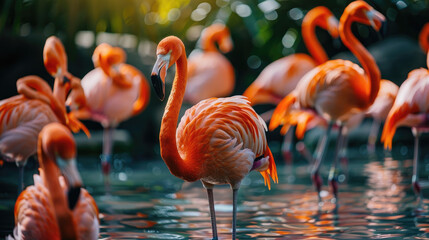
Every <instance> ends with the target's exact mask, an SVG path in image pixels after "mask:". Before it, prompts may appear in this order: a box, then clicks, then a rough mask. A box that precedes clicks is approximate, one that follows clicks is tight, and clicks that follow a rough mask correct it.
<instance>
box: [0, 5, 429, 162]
mask: <svg viewBox="0 0 429 240" xmlns="http://www.w3.org/2000/svg"><path fill="white" fill-rule="evenodd" d="M350 2H351V1H342V0H332V1H327V0H326V1H320V0H319V1H314V0H277V1H276V0H259V1H248V0H247V1H246V0H242V1H238V0H198V1H191V0H174V1H171V0H3V1H2V2H0V53H1V54H0V76H1V79H2V80H1V81H2V84H1V87H0V97H1V99H3V98H7V97H10V96H12V95H15V94H16V87H15V82H16V80H17V79H18V78H20V77H23V76H26V75H29V74H35V75H39V76H41V77H43V78H44V79H46V80H47V81H48V82H49V83H50V84H52V83H53V79H52V77H51V76H49V75H48V74H47V72H46V71H45V70H44V67H43V60H42V50H43V45H44V41H45V40H46V38H47V37H49V36H51V35H56V36H58V37H59V38H60V39H61V40H62V41H63V42H64V44H65V46H66V51H67V53H68V56H69V70H70V72H72V73H73V74H75V75H76V76H78V77H83V76H84V75H85V74H86V73H87V72H88V71H90V70H91V69H92V68H93V65H92V62H91V54H92V51H93V49H94V48H95V46H96V45H97V44H99V43H100V42H109V43H111V44H112V45H118V46H121V47H123V48H124V49H126V51H127V53H128V60H127V62H128V63H130V64H132V65H134V66H136V67H138V68H139V69H141V70H142V72H143V73H144V74H145V76H146V77H149V75H150V70H151V68H152V64H153V63H154V57H155V56H154V55H155V47H156V43H157V42H158V41H159V40H161V39H162V38H163V37H165V36H167V35H176V36H178V37H180V38H181V39H182V40H183V41H184V42H185V45H186V47H187V51H188V54H189V53H190V52H191V50H192V49H194V48H195V45H196V42H197V39H198V37H199V33H200V32H201V30H202V29H203V28H204V27H206V26H208V25H210V24H211V23H213V22H215V21H220V22H224V23H225V24H226V25H227V26H228V27H229V28H230V29H231V32H232V38H233V41H234V43H235V48H234V50H233V51H232V52H230V53H228V54H227V58H228V59H230V61H231V62H232V64H233V65H234V67H235V71H236V77H237V83H236V88H235V93H236V94H240V93H242V92H243V91H244V89H245V88H246V87H247V86H248V85H249V84H250V83H251V82H252V81H253V80H254V79H255V78H256V77H257V75H258V74H259V73H260V72H261V70H262V69H263V68H264V67H265V66H266V65H268V64H269V63H270V62H272V61H274V60H276V59H278V58H280V57H283V56H286V55H289V54H292V53H295V52H306V48H305V46H304V44H303V41H302V38H301V35H300V26H301V21H302V18H303V16H304V15H305V14H306V12H307V11H308V10H310V9H311V8H313V7H315V6H318V5H325V6H327V7H328V8H329V9H331V11H332V12H333V13H334V15H335V16H337V17H338V18H339V17H340V16H341V14H342V11H343V9H344V8H345V6H347V5H348V4H349V3H350ZM369 3H370V4H371V5H372V6H373V7H374V8H376V9H377V10H378V11H380V12H381V13H383V14H384V15H385V16H386V18H387V21H386V24H385V26H384V27H383V30H382V32H381V33H380V34H377V33H376V32H374V31H373V30H371V29H369V28H368V27H366V26H354V31H355V33H356V34H357V35H358V36H359V39H360V40H361V41H362V42H363V43H364V44H365V45H367V46H370V45H371V46H372V47H371V51H372V52H373V53H374V56H376V59H377V62H378V63H379V64H380V68H381V70H382V74H383V77H386V78H389V79H392V80H394V81H395V82H396V83H398V84H400V83H401V81H403V80H404V79H405V76H406V73H408V71H409V70H411V69H413V68H416V67H419V66H425V54H424V53H423V52H421V50H420V49H419V47H418V44H417V40H416V39H417V36H418V33H419V31H420V29H421V27H422V26H423V24H424V23H426V22H429V14H428V13H429V11H428V1H417V0H374V1H369ZM317 34H318V36H319V40H320V41H321V42H322V44H323V45H324V46H325V48H326V49H327V51H328V55H329V56H330V57H338V56H341V57H345V58H350V59H352V57H350V55H349V54H347V53H342V52H345V51H347V49H346V48H345V47H344V46H343V45H342V44H341V42H340V41H339V40H333V39H331V38H330V36H329V35H328V34H327V33H325V32H324V31H321V30H318V31H317ZM389 39H391V40H389ZM401 44H402V45H401ZM389 61H395V62H389ZM172 76H173V74H169V77H172ZM152 95H154V94H152ZM164 104H165V103H161V102H160V101H159V100H158V99H156V98H155V97H154V96H152V99H151V102H150V105H149V107H148V108H147V109H146V110H145V111H144V112H143V113H142V114H140V115H139V116H137V117H135V118H133V119H130V120H128V121H126V122H124V123H122V124H121V125H120V127H119V128H122V129H126V130H129V132H130V134H131V137H132V139H133V141H132V143H133V145H132V146H131V148H129V149H128V150H132V151H131V152H132V154H133V155H134V156H136V157H143V158H152V157H157V156H158V155H157V154H158V153H157V151H158V145H157V144H158V140H157V139H158V131H159V120H160V117H161V114H162V111H163V107H164ZM257 110H258V109H257ZM87 124H88V126H89V127H90V128H91V129H93V130H98V129H101V127H100V126H99V124H97V123H92V122H87ZM274 135H276V136H275V137H274V138H273V139H280V138H279V136H277V135H278V133H274ZM276 137H277V138H276ZM125 146H127V145H126V144H125ZM119 147H120V146H119ZM116 150H118V149H116ZM274 151H275V150H274Z"/></svg>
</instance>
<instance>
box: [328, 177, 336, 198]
mask: <svg viewBox="0 0 429 240" xmlns="http://www.w3.org/2000/svg"><path fill="white" fill-rule="evenodd" d="M329 186H331V190H332V194H333V195H334V197H335V199H338V180H337V176H334V177H332V178H331V177H330V178H329Z"/></svg>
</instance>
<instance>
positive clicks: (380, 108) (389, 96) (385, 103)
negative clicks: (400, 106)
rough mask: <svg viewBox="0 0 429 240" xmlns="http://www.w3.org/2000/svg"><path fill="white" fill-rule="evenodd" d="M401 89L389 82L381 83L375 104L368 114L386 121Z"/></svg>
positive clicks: (382, 81) (383, 81)
mask: <svg viewBox="0 0 429 240" xmlns="http://www.w3.org/2000/svg"><path fill="white" fill-rule="evenodd" d="M398 90H399V87H398V85H396V84H394V83H393V82H391V81H389V80H385V79H382V80H381V81H380V90H379V91H378V95H377V98H376V99H375V100H374V103H373V104H372V105H371V106H370V107H369V108H368V110H367V112H366V114H367V115H368V116H371V117H372V118H374V119H376V120H379V121H384V120H386V118H387V115H388V114H389V111H390V109H391V108H392V106H393V103H394V102H395V99H396V95H397V94H398Z"/></svg>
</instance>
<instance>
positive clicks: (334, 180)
mask: <svg viewBox="0 0 429 240" xmlns="http://www.w3.org/2000/svg"><path fill="white" fill-rule="evenodd" d="M343 129H344V127H343V125H341V126H340V128H339V129H338V131H339V132H338V138H337V144H336V147H335V152H334V160H333V161H332V166H331V170H330V171H329V185H330V186H331V188H332V193H333V194H334V197H335V198H336V199H337V197H338V173H337V165H338V159H339V151H340V149H342V147H343V146H342V145H343V144H344V137H345V135H344V134H343Z"/></svg>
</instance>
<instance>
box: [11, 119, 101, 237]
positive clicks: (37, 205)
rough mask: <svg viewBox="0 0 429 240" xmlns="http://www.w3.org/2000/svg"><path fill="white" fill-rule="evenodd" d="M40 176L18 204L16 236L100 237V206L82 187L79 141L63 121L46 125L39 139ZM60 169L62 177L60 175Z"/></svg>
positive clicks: (16, 205) (14, 233)
mask: <svg viewBox="0 0 429 240" xmlns="http://www.w3.org/2000/svg"><path fill="white" fill-rule="evenodd" d="M37 152H38V160H39V164H40V168H39V172H40V175H37V174H35V175H34V185H32V186H29V187H27V188H26V189H25V191H23V192H22V193H21V194H20V195H19V197H18V199H17V201H16V204H15V228H14V231H13V235H14V238H15V239H82V240H83V239H85V240H86V239H88V240H90V239H98V233H99V219H98V208H97V205H96V204H95V201H94V199H93V198H92V197H91V195H90V194H89V193H88V192H87V191H86V190H85V189H81V186H82V180H81V178H80V175H79V172H78V170H77V168H76V144H75V141H74V139H73V136H72V135H71V133H70V131H69V130H68V129H67V128H66V127H65V126H64V125H62V124H59V123H50V124H48V125H46V126H45V127H44V128H43V129H42V131H41V132H40V134H39V138H38V147H37ZM60 172H61V173H62V174H63V176H64V177H63V176H60Z"/></svg>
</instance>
